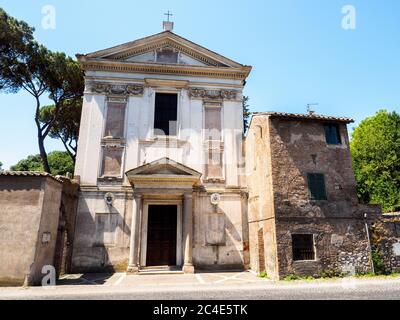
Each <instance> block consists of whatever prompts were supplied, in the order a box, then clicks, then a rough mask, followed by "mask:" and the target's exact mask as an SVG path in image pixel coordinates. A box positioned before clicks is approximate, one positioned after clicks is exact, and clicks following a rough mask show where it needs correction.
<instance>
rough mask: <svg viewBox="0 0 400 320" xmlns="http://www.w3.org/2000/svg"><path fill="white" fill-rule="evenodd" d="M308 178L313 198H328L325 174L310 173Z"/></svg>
mask: <svg viewBox="0 0 400 320" xmlns="http://www.w3.org/2000/svg"><path fill="white" fill-rule="evenodd" d="M307 180H308V189H309V191H310V198H311V200H327V197H326V189H325V177H324V175H323V174H322V173H308V174H307Z"/></svg>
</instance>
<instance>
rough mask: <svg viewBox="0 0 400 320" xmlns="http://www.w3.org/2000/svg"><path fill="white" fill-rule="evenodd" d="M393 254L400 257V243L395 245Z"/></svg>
mask: <svg viewBox="0 0 400 320" xmlns="http://www.w3.org/2000/svg"><path fill="white" fill-rule="evenodd" d="M393 254H394V255H395V256H396V257H400V241H399V242H396V243H393Z"/></svg>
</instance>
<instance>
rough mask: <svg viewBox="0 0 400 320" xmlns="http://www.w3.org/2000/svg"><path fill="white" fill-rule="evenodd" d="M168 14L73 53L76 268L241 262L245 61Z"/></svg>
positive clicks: (232, 265)
mask: <svg viewBox="0 0 400 320" xmlns="http://www.w3.org/2000/svg"><path fill="white" fill-rule="evenodd" d="M166 24H167V25H166V30H165V31H163V32H161V33H159V34H156V35H153V36H150V37H147V38H143V39H140V40H136V41H133V42H130V43H126V44H123V45H120V46H116V47H113V48H110V49H106V50H101V51H98V52H94V53H90V54H86V55H78V56H77V57H78V60H79V62H80V63H81V65H82V67H83V68H84V70H85V94H84V102H83V109H82V120H81V128H80V135H79V146H78V152H77V162H76V168H75V177H76V178H77V179H78V181H79V183H80V194H79V205H78V211H77V219H76V230H75V239H74V245H73V246H74V247H73V256H72V270H73V271H75V272H86V271H96V270H99V271H104V270H107V269H111V270H119V271H122V270H127V271H128V272H132V273H137V272H145V271H146V270H153V269H163V268H164V269H174V270H182V271H183V272H186V273H192V272H194V269H195V268H196V269H238V268H240V269H243V268H246V267H247V266H248V264H249V249H248V232H247V230H248V224H247V193H246V182H245V175H244V170H245V163H244V156H243V152H244V148H243V145H242V144H243V142H242V140H243V113H242V90H243V87H244V83H245V79H246V77H247V76H248V75H249V73H250V71H251V67H249V66H245V65H242V64H239V63H237V62H235V61H232V60H230V59H228V58H226V57H223V56H221V55H219V54H217V53H215V52H212V51H210V50H208V49H205V48H203V47H201V46H199V45H197V44H194V43H193V42H190V41H188V40H186V39H184V38H182V37H180V36H178V35H176V34H174V33H173V32H171V31H170V29H171V25H170V23H166ZM166 266H168V267H166Z"/></svg>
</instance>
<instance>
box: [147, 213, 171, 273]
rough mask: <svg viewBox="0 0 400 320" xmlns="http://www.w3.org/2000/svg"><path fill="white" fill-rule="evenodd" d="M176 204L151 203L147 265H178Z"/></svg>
mask: <svg viewBox="0 0 400 320" xmlns="http://www.w3.org/2000/svg"><path fill="white" fill-rule="evenodd" d="M177 210H178V207H177V206H176V205H149V211H148V229H147V251H146V252H147V253H146V266H175V265H176V231H177Z"/></svg>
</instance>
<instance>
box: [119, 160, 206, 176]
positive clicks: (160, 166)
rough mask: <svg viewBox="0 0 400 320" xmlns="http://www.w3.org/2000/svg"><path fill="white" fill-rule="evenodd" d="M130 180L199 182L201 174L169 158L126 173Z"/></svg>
mask: <svg viewBox="0 0 400 320" xmlns="http://www.w3.org/2000/svg"><path fill="white" fill-rule="evenodd" d="M126 176H127V177H128V179H129V180H132V181H133V180H136V179H140V180H143V179H147V178H148V179H151V180H154V179H169V178H170V179H190V180H193V179H194V180H198V179H200V177H201V173H200V172H198V171H196V170H193V169H191V168H189V167H187V166H185V165H183V164H181V163H178V162H176V161H173V160H171V159H169V158H162V159H159V160H156V161H153V162H151V163H148V164H145V165H143V166H140V167H137V168H135V169H132V170H129V171H127V172H126Z"/></svg>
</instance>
